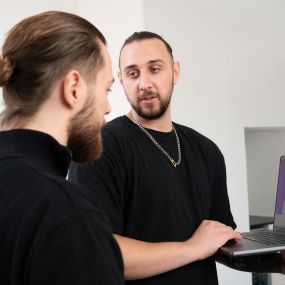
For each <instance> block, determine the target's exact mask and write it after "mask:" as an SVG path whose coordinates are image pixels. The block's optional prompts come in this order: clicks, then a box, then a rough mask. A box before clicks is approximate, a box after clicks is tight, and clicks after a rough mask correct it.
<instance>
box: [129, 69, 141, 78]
mask: <svg viewBox="0 0 285 285" xmlns="http://www.w3.org/2000/svg"><path fill="white" fill-rule="evenodd" d="M127 75H128V77H131V78H134V77H137V76H138V72H137V71H130V72H128V74H127Z"/></svg>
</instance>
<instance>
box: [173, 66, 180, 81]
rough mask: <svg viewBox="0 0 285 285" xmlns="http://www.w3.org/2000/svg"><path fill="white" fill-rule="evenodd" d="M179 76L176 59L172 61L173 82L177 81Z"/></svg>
mask: <svg viewBox="0 0 285 285" xmlns="http://www.w3.org/2000/svg"><path fill="white" fill-rule="evenodd" d="M179 77H180V64H179V62H178V61H175V62H174V63H173V80H174V84H176V83H177V81H178V79H179Z"/></svg>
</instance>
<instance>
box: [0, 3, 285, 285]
mask: <svg viewBox="0 0 285 285" xmlns="http://www.w3.org/2000/svg"><path fill="white" fill-rule="evenodd" d="M0 1H1V2H3V3H1V10H0V18H1V25H0V38H1V40H2V36H3V35H4V32H6V31H7V30H8V29H9V28H10V27H11V26H12V25H14V24H15V23H16V22H17V21H18V20H20V19H22V18H23V17H25V16H28V15H31V14H34V13H36V12H39V11H43V10H49V9H57V10H64V11H69V12H76V13H78V14H79V15H81V16H84V17H87V18H88V19H89V20H90V21H91V22H93V23H94V24H95V25H96V26H98V27H99V29H101V30H102V32H103V33H104V34H105V35H106V37H107V40H108V42H109V47H110V50H111V55H112V57H113V60H114V73H116V71H117V54H118V50H119V48H120V46H121V44H122V43H123V41H124V39H125V38H126V37H127V36H128V35H129V34H131V33H132V32H133V31H135V30H141V29H149V30H152V31H155V32H158V33H160V34H161V35H163V36H164V37H165V38H166V39H167V40H168V41H169V42H170V44H171V45H172V46H173V48H174V51H175V55H176V56H177V58H178V59H180V60H181V69H182V76H181V80H180V82H179V83H178V85H177V86H176V89H175V94H174V100H173V117H174V119H175V121H177V122H180V123H183V124H185V125H188V126H190V127H193V128H194V129H196V130H198V131H200V132H202V133H203V134H205V135H207V136H208V137H210V138H211V139H212V140H213V141H215V142H216V143H217V144H218V146H219V147H220V148H221V150H222V152H223V153H224V156H225V159H226V164H227V171H228V188H229V196H230V200H231V205H232V211H233V214H234V216H235V220H236V222H237V224H238V229H239V230H240V231H244V230H247V229H248V213H249V212H248V197H247V178H246V155H245V141H244V128H245V127H260V126H261V127H267V126H269V127H271V126H285V116H284V114H283V113H284V112H283V106H284V104H285V96H284V90H285V80H284V74H285V35H284V26H285V17H284V15H285V1H283V0H239V1H235V0H215V1H213V0H175V1H171V0H155V1H153V0H136V1H134V0H122V1H114V0H113V1H112V0H105V1H99V0H95V1H91V0H88V1H87V0H82V1H79V0H70V1H64V0H56V1H55V0H45V1H36V0H26V1H24V2H23V3H22V2H21V1H20V2H19V1H16V0H10V1H9V2H8V1H5V2H4V0H0ZM15 7H17V9H15ZM1 40H0V42H1ZM110 99H111V104H112V107H113V113H112V114H111V115H110V118H113V117H115V116H117V115H121V114H123V113H125V112H126V111H127V110H128V104H127V102H126V100H125V99H124V95H123V92H122V90H121V88H120V87H119V86H118V85H117V84H115V86H114V88H113V94H112V95H111V96H110ZM219 280H220V284H221V285H223V284H224V285H227V284H232V285H240V284H242V285H246V284H250V283H251V282H250V275H249V274H248V273H242V272H237V271H233V270H230V269H226V268H225V267H222V266H219Z"/></svg>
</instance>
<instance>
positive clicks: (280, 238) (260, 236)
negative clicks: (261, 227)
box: [242, 231, 285, 245]
mask: <svg viewBox="0 0 285 285" xmlns="http://www.w3.org/2000/svg"><path fill="white" fill-rule="evenodd" d="M242 236H243V238H245V239H249V240H252V241H256V242H259V243H262V244H265V245H285V233H284V234H283V233H281V232H277V231H253V232H248V233H242Z"/></svg>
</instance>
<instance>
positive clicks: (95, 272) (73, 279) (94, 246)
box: [27, 209, 124, 285]
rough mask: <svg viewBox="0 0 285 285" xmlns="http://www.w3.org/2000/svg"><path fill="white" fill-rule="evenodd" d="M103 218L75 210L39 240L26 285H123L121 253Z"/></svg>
mask: <svg viewBox="0 0 285 285" xmlns="http://www.w3.org/2000/svg"><path fill="white" fill-rule="evenodd" d="M101 215H102V213H101ZM101 215H100V213H99V212H98V213H97V212H96V211H90V210H82V209H81V210H75V212H74V214H72V215H71V216H70V217H68V218H67V219H66V220H65V221H64V222H62V223H61V224H60V225H58V226H56V229H54V230H53V231H52V232H51V233H50V234H48V236H45V237H42V238H40V239H39V240H38V242H37V243H36V244H35V245H34V248H33V252H32V255H31V258H30V264H31V266H30V267H29V268H30V269H29V270H30V272H29V274H28V276H29V277H28V278H29V282H27V283H29V284H31V285H38V284H41V285H48V284H49V285H50V284H53V285H57V284H58V285H59V284H60V285H62V284H69V285H73V284H74V285H75V284H80V285H84V284H86V285H87V284H88V285H89V284H107V285H111V284H112V285H121V284H124V280H123V273H122V272H123V264H122V257H121V254H120V250H119V248H118V245H117V243H116V242H115V240H114V239H113V237H112V234H111V231H110V229H109V228H108V226H107V224H105V222H104V219H103V217H101Z"/></svg>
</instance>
